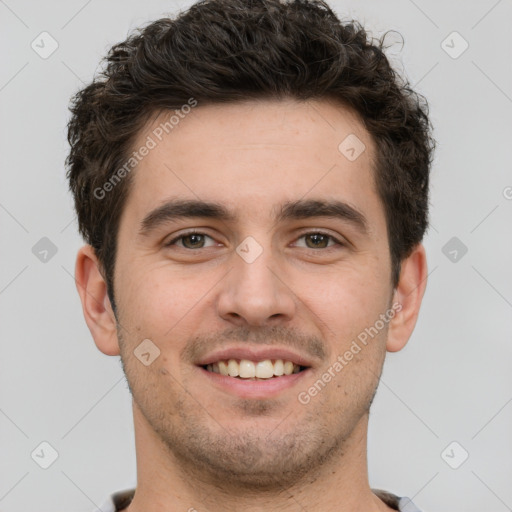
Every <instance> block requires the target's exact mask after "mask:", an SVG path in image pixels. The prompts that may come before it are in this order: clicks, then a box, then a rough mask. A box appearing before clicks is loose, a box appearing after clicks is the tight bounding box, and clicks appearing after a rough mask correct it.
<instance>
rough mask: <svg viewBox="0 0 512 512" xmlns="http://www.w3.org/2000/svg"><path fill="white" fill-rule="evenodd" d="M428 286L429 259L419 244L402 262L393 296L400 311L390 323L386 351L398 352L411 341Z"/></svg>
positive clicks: (394, 302)
mask: <svg viewBox="0 0 512 512" xmlns="http://www.w3.org/2000/svg"><path fill="white" fill-rule="evenodd" d="M426 286H427V257H426V254H425V248H424V247H423V245H422V244H418V245H417V246H416V247H415V248H414V250H413V252H412V253H411V255H410V256H409V257H408V258H406V259H405V260H403V261H402V267H401V272H400V280H399V282H398V286H397V287H396V290H395V293H394V296H393V305H395V304H396V305H397V306H398V305H400V306H399V308H398V307H396V308H395V309H396V310H398V309H399V311H398V312H397V313H396V314H395V316H394V317H393V319H392V320H391V321H390V323H389V329H388V339H387V342H386V349H387V351H388V352H397V351H399V350H401V349H402V348H404V347H405V345H406V343H407V341H408V340H409V338H410V336H411V334H412V331H413V330H414V326H415V325H416V320H417V319H418V314H419V311H420V306H421V301H422V299H423V294H424V293H425V288H426Z"/></svg>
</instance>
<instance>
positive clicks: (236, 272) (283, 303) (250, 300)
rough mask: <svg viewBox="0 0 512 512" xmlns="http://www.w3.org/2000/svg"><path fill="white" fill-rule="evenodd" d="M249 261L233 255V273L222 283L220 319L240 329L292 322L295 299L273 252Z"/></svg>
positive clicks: (218, 305)
mask: <svg viewBox="0 0 512 512" xmlns="http://www.w3.org/2000/svg"><path fill="white" fill-rule="evenodd" d="M249 261H250V260H247V261H246V260H245V259H244V258H242V257H241V256H240V255H239V254H238V253H236V252H234V253H233V256H232V267H231V271H230V272H228V273H227V275H226V277H225V279H223V280H222V281H221V291H220V295H219V297H218V303H217V309H218V314H219V316H220V317H221V318H223V319H224V320H228V321H229V322H231V323H235V324H236V325H239V326H247V325H252V326H260V327H261V326H263V325H276V324H277V323H279V324H281V323H284V322H287V321H289V320H291V319H292V318H293V316H294V313H295V308H296V298H295V295H294V293H293V291H292V290H291V288H290V287H289V285H288V284H287V283H286V278H285V276H284V274H283V273H282V272H280V269H279V265H277V260H276V259H275V258H274V259H273V258H272V255H271V251H270V249H268V250H267V249H265V250H264V251H263V252H262V254H260V256H259V257H258V258H257V259H256V260H254V261H252V262H249Z"/></svg>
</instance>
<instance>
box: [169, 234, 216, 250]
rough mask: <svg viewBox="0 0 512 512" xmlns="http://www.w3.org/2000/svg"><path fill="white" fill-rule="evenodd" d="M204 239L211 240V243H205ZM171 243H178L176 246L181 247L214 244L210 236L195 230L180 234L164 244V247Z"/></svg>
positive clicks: (197, 247)
mask: <svg viewBox="0 0 512 512" xmlns="http://www.w3.org/2000/svg"><path fill="white" fill-rule="evenodd" d="M206 239H209V240H211V241H212V242H213V243H211V244H210V245H208V246H207V245H205V243H206ZM171 245H178V247H181V248H183V249H204V248H205V247H211V246H213V245H215V241H214V240H213V238H212V237H211V236H208V235H205V234H204V233H199V232H197V231H192V232H190V233H184V234H181V235H179V236H177V237H176V238H173V239H172V240H171V241H170V242H167V243H166V244H165V246H166V247H169V246H171Z"/></svg>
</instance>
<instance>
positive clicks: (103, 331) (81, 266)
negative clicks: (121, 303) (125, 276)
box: [75, 245, 120, 356]
mask: <svg viewBox="0 0 512 512" xmlns="http://www.w3.org/2000/svg"><path fill="white" fill-rule="evenodd" d="M75 282H76V288H77V290H78V294H79V295H80V300H81V301H82V310H83V312H84V317H85V321H86V323H87V326H88V327H89V331H91V334H92V337H93V338H94V342H95V343H96V346H97V347H98V349H99V350H101V352H103V353H104V354H106V355H108V356H116V355H119V353H120V351H119V342H118V339H117V329H116V319H115V316H114V312H113V311H112V306H111V304H110V300H109V298H108V294H107V283H106V282H105V279H104V278H103V274H102V272H101V265H100V263H99V261H98V258H97V257H96V254H95V251H94V249H93V248H92V247H91V246H90V245H85V246H84V247H82V248H81V249H80V250H79V251H78V254H77V257H76V265H75Z"/></svg>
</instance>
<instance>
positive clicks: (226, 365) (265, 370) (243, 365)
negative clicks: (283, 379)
mask: <svg viewBox="0 0 512 512" xmlns="http://www.w3.org/2000/svg"><path fill="white" fill-rule="evenodd" d="M206 369H207V370H208V371H209V372H213V373H220V374H221V375H225V376H229V377H240V378H242V379H253V380H254V379H255V378H256V379H270V378H272V377H274V376H275V377H280V376H281V375H291V374H292V373H299V371H300V366H299V365H297V364H294V363H292V361H283V360H282V359H276V360H275V361H271V360H270V359H265V360H264V361H257V362H253V361H249V360H247V359H242V360H240V361H237V360H236V359H229V360H228V361H218V362H216V363H212V364H209V365H207V366H206Z"/></svg>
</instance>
